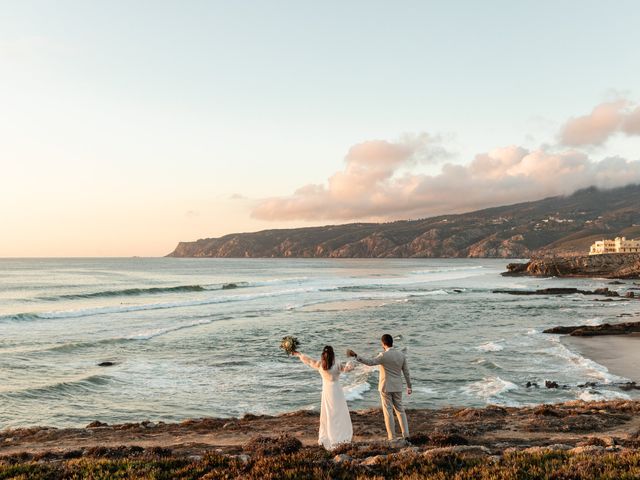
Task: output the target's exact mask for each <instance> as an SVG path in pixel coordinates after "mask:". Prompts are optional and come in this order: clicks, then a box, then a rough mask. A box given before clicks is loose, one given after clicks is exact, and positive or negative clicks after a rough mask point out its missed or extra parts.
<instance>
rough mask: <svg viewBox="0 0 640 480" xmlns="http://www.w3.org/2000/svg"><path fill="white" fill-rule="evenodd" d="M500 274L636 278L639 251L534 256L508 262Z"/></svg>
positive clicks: (639, 265)
mask: <svg viewBox="0 0 640 480" xmlns="http://www.w3.org/2000/svg"><path fill="white" fill-rule="evenodd" d="M503 275H529V276H536V277H601V278H640V253H611V254H606V255H583V256H574V257H546V258H535V259H532V260H531V261H529V262H527V263H510V264H509V265H507V272H505V273H504V274H503Z"/></svg>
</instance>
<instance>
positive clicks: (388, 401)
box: [347, 334, 411, 440]
mask: <svg viewBox="0 0 640 480" xmlns="http://www.w3.org/2000/svg"><path fill="white" fill-rule="evenodd" d="M381 341H382V348H383V349H384V352H382V353H379V354H378V356H376V357H375V358H364V357H361V356H359V355H358V354H356V352H354V351H353V350H347V355H349V356H350V357H355V358H356V360H357V361H358V362H360V363H364V364H365V365H369V366H373V365H380V380H379V381H378V390H380V400H381V402H382V412H383V413H384V423H385V426H386V427H387V435H388V436H389V440H394V438H395V436H396V423H395V420H394V419H393V412H394V411H395V414H396V416H397V417H398V422H400V429H401V430H402V436H403V437H404V438H405V439H406V438H408V437H409V424H408V423H407V415H406V414H405V412H404V406H403V405H402V376H401V374H404V378H405V380H406V382H407V395H411V377H410V376H409V366H408V365H407V359H406V358H405V356H404V353H402V352H401V351H400V350H397V349H395V348H393V337H392V336H391V335H389V334H384V335H383V336H382V339H381Z"/></svg>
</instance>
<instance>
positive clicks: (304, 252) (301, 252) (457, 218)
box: [168, 185, 640, 258]
mask: <svg viewBox="0 0 640 480" xmlns="http://www.w3.org/2000/svg"><path fill="white" fill-rule="evenodd" d="M617 235H625V236H627V237H629V238H635V237H640V185H629V186H627V187H621V188H616V189H611V190H598V189H596V188H593V187H592V188H587V189H584V190H579V191H577V192H576V193H574V194H573V195H570V196H566V197H563V196H562V197H550V198H545V199H543V200H538V201H534V202H526V203H519V204H515V205H508V206H503V207H495V208H489V209H484V210H478V211H475V212H470V213H464V214H458V215H441V216H438V217H433V218H427V219H421V220H411V221H397V222H390V223H350V224H345V225H328V226H323V227H309V228H295V229H280V230H264V231H261V232H254V233H234V234H230V235H225V236H224V237H220V238H206V239H200V240H197V241H194V242H180V243H179V244H178V246H177V247H176V249H175V250H174V251H173V252H172V253H170V254H169V255H168V256H169V257H329V258H391V257H398V258H406V257H498V258H523V257H532V256H539V255H549V254H554V255H579V254H584V253H585V252H587V251H588V249H589V245H591V243H593V241H594V240H596V239H600V238H602V237H612V236H617Z"/></svg>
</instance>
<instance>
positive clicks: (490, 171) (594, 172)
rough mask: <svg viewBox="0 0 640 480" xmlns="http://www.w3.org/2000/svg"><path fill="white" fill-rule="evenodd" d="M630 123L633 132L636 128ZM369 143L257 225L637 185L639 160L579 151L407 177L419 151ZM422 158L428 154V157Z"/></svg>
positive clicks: (480, 160) (399, 214) (536, 153)
mask: <svg viewBox="0 0 640 480" xmlns="http://www.w3.org/2000/svg"><path fill="white" fill-rule="evenodd" d="M634 126H635V124H634V125H632V127H634ZM410 145H411V143H406V142H395V143H394V142H384V141H379V140H376V141H372V142H364V143H361V144H358V145H355V146H354V147H352V148H351V149H350V150H349V153H348V154H347V156H346V158H345V161H346V165H345V168H344V169H343V170H342V171H340V172H337V173H335V174H334V175H332V176H331V177H330V178H329V180H328V182H327V184H326V185H317V184H311V185H306V186H303V187H301V188H299V189H298V190H296V191H295V192H294V193H293V194H292V195H290V196H286V197H274V198H268V199H265V200H263V201H262V202H260V203H259V204H258V205H257V207H256V208H255V209H254V210H253V212H252V216H253V217H255V218H258V219H262V220H357V219H368V220H393V219H401V218H421V217H427V216H432V215H438V214H445V213H456V212H464V211H470V210H475V209H480V208H485V207H491V206H498V205H505V204H509V203H516V202H521V201H528V200H537V199H540V198H543V197H547V196H553V195H559V194H570V193H572V192H574V191H575V190H577V189H579V188H584V187H588V186H592V185H594V186H597V187H601V188H612V187H616V186H621V185H626V184H629V183H633V182H640V162H639V161H628V160H625V159H622V158H619V157H610V158H606V159H604V160H602V161H599V162H597V161H594V160H592V159H591V158H589V156H588V155H586V154H585V153H582V152H579V151H575V150H566V151H563V152H560V153H555V152H550V151H548V150H547V149H544V148H540V149H536V150H528V149H526V148H523V147H520V146H508V147H503V148H497V149H495V150H492V151H490V152H487V153H482V154H479V155H476V156H475V158H474V159H473V161H471V163H470V164H468V165H456V164H452V163H445V164H444V165H443V166H442V169H441V172H440V173H438V174H436V175H426V174H416V173H411V172H410V171H406V167H407V166H411V165H412V164H414V163H415V162H416V161H418V159H419V158H425V157H424V154H423V153H424V152H423V153H420V152H421V151H422V150H421V149H422V148H426V147H427V145H428V142H426V143H424V142H422V143H420V145H421V147H420V148H416V147H415V146H414V147H411V146H410ZM427 158H428V155H427Z"/></svg>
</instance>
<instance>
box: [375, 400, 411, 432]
mask: <svg viewBox="0 0 640 480" xmlns="http://www.w3.org/2000/svg"><path fill="white" fill-rule="evenodd" d="M380 400H381V401H382V413H383V414H384V424H385V426H386V427H387V435H388V437H389V440H393V439H394V438H395V437H396V422H395V419H394V418H393V414H394V412H395V414H396V416H397V417H398V422H399V423H400V429H401V430H402V436H403V437H404V438H408V437H409V424H408V423H407V415H406V414H405V413H404V406H403V405H402V392H380Z"/></svg>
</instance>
